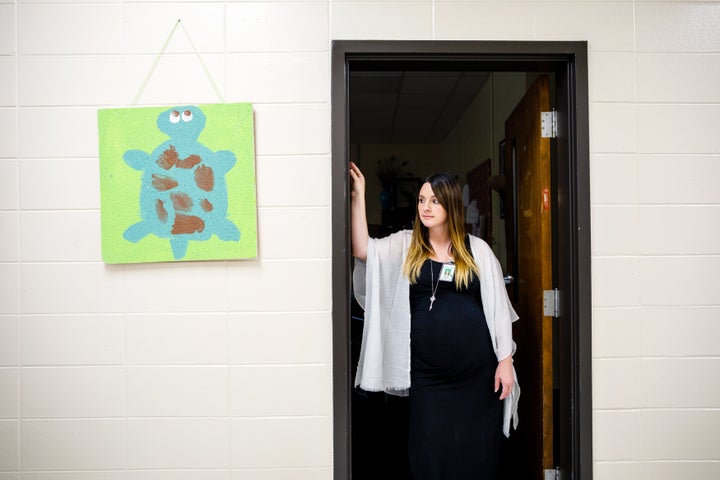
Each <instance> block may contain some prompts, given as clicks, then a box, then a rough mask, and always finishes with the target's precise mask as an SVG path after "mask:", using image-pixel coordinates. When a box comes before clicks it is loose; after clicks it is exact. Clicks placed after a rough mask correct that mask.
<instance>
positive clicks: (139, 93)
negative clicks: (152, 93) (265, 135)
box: [131, 19, 225, 107]
mask: <svg viewBox="0 0 720 480" xmlns="http://www.w3.org/2000/svg"><path fill="white" fill-rule="evenodd" d="M178 25H179V26H181V27H182V29H183V32H185V36H186V37H187V39H188V41H189V42H190V46H192V48H193V52H195V55H196V56H197V57H198V60H200V65H202V67H203V70H204V71H205V75H207V78H208V80H210V84H211V85H212V87H213V89H214V90H215V93H216V94H217V96H218V98H219V99H220V102H221V103H225V99H224V98H223V96H222V95H221V94H220V89H219V88H218V86H217V84H216V83H215V80H213V78H212V75H210V71H209V70H208V69H207V66H205V62H203V59H202V57H201V56H200V52H198V49H197V48H196V47H195V43H194V42H193V41H192V38H190V34H189V33H188V31H187V29H186V28H185V25H183V24H182V20H181V19H178V21H177V22H175V26H174V27H173V28H172V30H171V31H170V35H168V37H167V39H165V43H164V44H163V46H162V48H161V49H160V52H159V53H158V54H157V56H156V57H155V61H154V62H153V64H152V66H151V67H150V71H149V72H148V74H147V76H146V77H145V80H144V81H143V83H142V85H140V89H139V90H138V92H137V94H135V98H133V101H132V103H131V106H133V107H134V106H135V105H137V102H138V100H139V99H140V96H141V95H142V93H143V91H145V87H147V84H148V82H150V78H152V76H153V73H155V68H156V67H157V66H158V63H160V58H161V57H162V56H163V54H165V50H166V49H167V46H168V44H169V43H170V39H172V37H173V35H175V31H176V30H177V28H178Z"/></svg>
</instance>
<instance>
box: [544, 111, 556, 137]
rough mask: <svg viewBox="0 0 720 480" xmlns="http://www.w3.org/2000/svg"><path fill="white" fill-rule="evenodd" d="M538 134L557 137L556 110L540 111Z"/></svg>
mask: <svg viewBox="0 0 720 480" xmlns="http://www.w3.org/2000/svg"><path fill="white" fill-rule="evenodd" d="M540 136H541V137H542V138H555V137H557V111H555V110H553V111H552V112H540Z"/></svg>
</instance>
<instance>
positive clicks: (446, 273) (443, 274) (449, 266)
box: [440, 263, 455, 282]
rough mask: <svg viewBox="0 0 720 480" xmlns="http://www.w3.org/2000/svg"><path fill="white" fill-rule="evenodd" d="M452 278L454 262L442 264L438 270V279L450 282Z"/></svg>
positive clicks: (453, 276) (453, 275)
mask: <svg viewBox="0 0 720 480" xmlns="http://www.w3.org/2000/svg"><path fill="white" fill-rule="evenodd" d="M453 278H455V264H454V263H446V264H444V265H443V267H442V270H440V281H442V282H452V281H453Z"/></svg>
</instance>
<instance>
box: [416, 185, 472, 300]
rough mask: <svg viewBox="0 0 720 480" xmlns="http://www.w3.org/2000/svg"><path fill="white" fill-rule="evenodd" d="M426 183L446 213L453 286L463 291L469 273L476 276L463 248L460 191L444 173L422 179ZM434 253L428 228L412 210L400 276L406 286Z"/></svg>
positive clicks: (463, 233) (417, 213) (468, 280)
mask: <svg viewBox="0 0 720 480" xmlns="http://www.w3.org/2000/svg"><path fill="white" fill-rule="evenodd" d="M425 183H429V184H430V188H432V191H433V193H434V194H435V198H436V199H437V201H438V202H439V203H440V205H442V206H443V208H444V209H445V211H446V212H447V223H448V230H449V233H450V253H451V254H452V256H453V261H454V263H455V287H456V288H467V286H468V285H469V284H470V280H471V279H472V274H473V273H475V274H476V275H479V274H480V270H479V269H478V266H477V264H476V263H475V259H474V258H473V256H472V253H471V252H470V251H469V249H468V248H467V246H466V245H465V216H464V215H463V205H462V190H461V189H460V183H459V182H458V181H457V180H456V179H455V177H452V176H450V175H448V174H446V173H435V174H433V175H430V176H429V177H427V178H426V179H425ZM435 253H436V252H434V251H433V248H432V246H431V245H430V239H429V231H428V228H427V227H426V226H425V225H423V223H422V222H421V221H420V213H419V212H418V210H417V208H416V209H415V225H414V227H413V232H412V241H411V242H410V249H409V250H408V254H407V258H406V259H405V263H404V265H403V274H404V275H405V276H406V277H407V278H408V280H409V281H410V283H412V284H414V283H415V282H417V278H418V276H419V275H420V270H421V269H422V266H423V264H424V263H425V261H426V260H427V259H428V258H430V257H432V256H433V255H434V254H435Z"/></svg>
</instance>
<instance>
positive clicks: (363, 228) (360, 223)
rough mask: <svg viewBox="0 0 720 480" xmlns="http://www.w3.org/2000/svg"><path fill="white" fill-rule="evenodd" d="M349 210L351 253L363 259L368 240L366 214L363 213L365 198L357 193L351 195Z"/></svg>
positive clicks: (365, 256)
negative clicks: (350, 217)
mask: <svg viewBox="0 0 720 480" xmlns="http://www.w3.org/2000/svg"><path fill="white" fill-rule="evenodd" d="M350 210H351V212H350V214H351V216H352V219H351V221H352V223H351V226H352V235H351V241H352V255H353V257H355V258H359V259H360V260H365V259H366V258H367V246H368V240H369V234H368V226H367V216H366V213H365V198H363V197H360V196H359V195H357V196H355V197H353V199H352V205H351V207H350Z"/></svg>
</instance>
